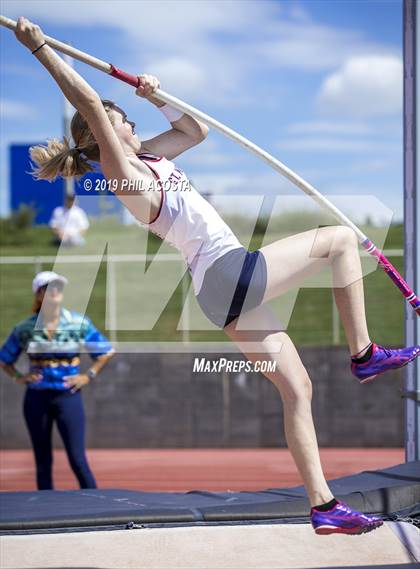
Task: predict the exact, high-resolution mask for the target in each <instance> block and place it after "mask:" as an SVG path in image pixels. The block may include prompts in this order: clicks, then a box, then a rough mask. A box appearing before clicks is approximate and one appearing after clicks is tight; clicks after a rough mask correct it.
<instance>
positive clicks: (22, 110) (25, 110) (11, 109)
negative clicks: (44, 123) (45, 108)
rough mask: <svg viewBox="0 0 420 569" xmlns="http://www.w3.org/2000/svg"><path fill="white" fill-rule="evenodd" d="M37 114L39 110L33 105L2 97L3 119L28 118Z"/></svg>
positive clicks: (0, 100) (32, 117) (0, 113)
mask: <svg viewBox="0 0 420 569" xmlns="http://www.w3.org/2000/svg"><path fill="white" fill-rule="evenodd" d="M37 116H38V112H37V110H36V108H35V107H34V106H32V105H28V104H27V103H21V102H19V101H12V100H10V99H0V118H1V119H14V120H28V119H34V118H36V117H37Z"/></svg>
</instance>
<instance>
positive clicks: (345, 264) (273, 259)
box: [260, 226, 370, 355]
mask: <svg viewBox="0 0 420 569" xmlns="http://www.w3.org/2000/svg"><path fill="white" fill-rule="evenodd" d="M260 250H261V252H262V254H263V255H264V257H265V259H266V263H267V288H266V292H265V296H264V299H263V302H266V301H267V300H270V299H272V298H276V297H278V296H281V295H282V294H283V293H284V292H286V291H287V290H289V289H290V288H293V287H296V286H297V285H299V284H300V283H302V282H303V281H304V279H305V278H306V277H308V276H310V275H312V274H314V273H316V272H318V271H319V270H320V269H322V268H324V267H327V266H330V267H331V270H332V278H333V287H334V297H335V301H336V304H337V307H338V310H339V313H340V317H341V321H342V323H343V327H344V331H345V333H346V337H347V342H348V345H349V348H350V353H351V354H352V355H353V354H357V353H359V352H360V351H361V350H364V349H365V348H366V347H367V346H368V344H369V342H370V338H369V333H368V329H367V324H366V315H365V302H364V293H363V279H362V276H363V275H362V270H361V264H360V257H359V250H358V242H357V238H356V235H355V233H354V231H352V230H351V229H349V228H347V227H344V226H335V227H323V228H320V229H314V230H311V231H306V232H304V233H299V234H298V235H293V236H291V237H287V238H285V239H281V240H279V241H275V242H274V243H270V244H269V245H266V246H265V247H262V248H261V249H260Z"/></svg>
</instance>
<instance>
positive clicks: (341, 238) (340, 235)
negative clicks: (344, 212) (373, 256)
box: [333, 225, 358, 253]
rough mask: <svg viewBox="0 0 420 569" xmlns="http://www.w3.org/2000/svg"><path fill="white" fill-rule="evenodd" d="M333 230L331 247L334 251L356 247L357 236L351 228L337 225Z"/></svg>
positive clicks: (339, 251)
mask: <svg viewBox="0 0 420 569" xmlns="http://www.w3.org/2000/svg"><path fill="white" fill-rule="evenodd" d="M334 230H335V231H334V238H333V248H334V250H335V251H336V252H338V253H341V252H343V251H346V250H348V249H354V248H355V247H357V244H358V241H357V236H356V233H355V232H354V231H353V229H351V228H350V227H346V226H345V225H337V226H336V227H334Z"/></svg>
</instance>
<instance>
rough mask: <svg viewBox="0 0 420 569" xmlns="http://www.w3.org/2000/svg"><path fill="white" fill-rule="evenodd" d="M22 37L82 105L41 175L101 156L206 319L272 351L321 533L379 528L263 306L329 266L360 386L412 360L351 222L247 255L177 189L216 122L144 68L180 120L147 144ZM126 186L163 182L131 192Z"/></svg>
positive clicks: (29, 37) (415, 351)
mask: <svg viewBox="0 0 420 569" xmlns="http://www.w3.org/2000/svg"><path fill="white" fill-rule="evenodd" d="M16 36H17V38H18V40H19V41H20V42H22V43H23V44H24V45H25V46H26V47H27V48H28V49H29V50H30V51H31V52H32V53H33V55H34V56H35V57H36V58H37V59H38V61H39V62H40V63H41V64H42V65H43V66H44V67H45V68H46V70H47V71H48V72H49V73H50V74H51V75H52V77H53V78H54V79H55V81H56V82H57V84H58V86H59V88H60V89H61V91H62V92H63V94H64V95H65V97H66V98H67V99H68V100H69V101H70V103H71V104H72V105H73V106H74V107H75V108H76V109H77V112H76V113H75V115H74V117H73V120H72V127H71V128H72V136H73V139H74V142H75V146H74V147H70V145H69V142H68V141H66V140H64V141H57V140H52V141H49V142H48V145H47V146H37V147H34V148H32V149H31V158H32V160H33V162H34V163H35V164H36V165H37V167H36V170H35V174H36V175H37V176H38V177H39V178H41V179H47V180H53V179H55V178H56V177H58V176H62V177H67V176H82V175H83V174H85V173H86V172H88V171H90V170H92V167H91V166H90V164H89V161H97V162H100V166H101V168H102V171H103V174H104V176H105V178H106V179H107V180H108V181H112V183H113V186H112V187H113V189H115V190H116V191H115V193H116V195H117V197H118V199H120V200H121V202H122V203H123V204H124V205H125V206H126V207H127V208H128V209H130V211H131V213H133V214H134V216H135V217H136V218H137V219H138V220H139V221H140V222H141V223H143V224H144V225H145V226H147V227H148V228H149V229H150V230H151V231H153V232H154V233H156V234H157V235H159V236H160V237H161V238H162V239H165V241H167V242H169V243H171V244H172V245H174V246H175V247H176V248H178V249H179V251H180V253H181V254H182V256H183V257H184V258H185V260H186V262H187V265H188V268H189V270H190V272H191V276H192V281H193V287H194V293H195V295H196V298H197V301H198V303H199V304H200V306H201V308H202V310H203V311H204V313H205V314H206V316H207V317H208V318H209V319H210V320H211V321H212V322H213V323H214V324H216V325H217V326H219V327H220V328H223V330H224V331H225V333H226V334H227V335H228V337H229V338H231V339H232V341H233V342H235V344H236V345H237V346H238V347H239V349H241V351H242V352H243V353H244V355H245V356H246V357H247V358H248V359H249V360H250V361H255V360H256V359H260V358H261V357H263V358H264V359H268V360H271V361H272V360H275V362H276V371H275V372H271V373H266V374H264V375H265V376H266V377H267V378H268V379H269V380H270V381H272V382H273V383H274V385H275V386H276V387H277V389H278V391H279V393H280V396H281V399H282V402H283V407H284V422H285V434H286V439H287V444H288V448H289V449H290V451H291V453H292V456H293V458H294V460H295V463H296V466H297V468H298V470H299V473H300V475H301V476H302V479H303V482H304V485H305V489H306V491H307V494H308V497H309V501H310V504H311V512H310V516H311V522H312V526H313V528H314V530H315V531H316V532H317V533H318V534H330V533H346V534H361V533H365V532H369V531H372V530H374V529H376V528H377V527H379V526H380V525H382V523H383V522H382V520H381V519H380V518H378V517H375V516H368V515H365V514H363V513H360V512H356V511H353V510H352V509H351V508H350V507H349V506H348V505H347V504H345V503H344V502H342V501H340V500H336V499H335V498H334V496H333V494H332V492H331V490H330V488H329V487H328V484H327V482H326V480H325V476H324V474H323V470H322V466H321V461H320V456H319V449H318V445H317V438H316V433H315V428H314V423H313V418H312V412H311V398H312V383H311V381H310V379H309V376H308V373H307V371H306V369H305V368H304V366H303V364H302V362H301V360H300V357H299V355H298V353H297V351H296V348H295V346H294V345H293V343H292V341H291V339H290V338H289V336H288V335H287V334H286V333H285V332H284V331H283V327H282V325H281V324H280V323H279V322H278V320H277V318H276V317H275V315H274V314H273V313H272V311H271V310H270V307H269V306H268V305H267V304H266V302H267V301H268V300H270V299H273V298H276V297H278V296H280V295H282V294H283V293H285V292H286V291H287V290H289V289H290V288H291V287H296V286H297V285H298V284H299V283H300V282H301V281H302V280H303V279H304V278H306V277H307V276H309V275H311V274H313V273H315V272H317V271H319V270H320V269H321V268H324V267H330V268H331V271H332V275H333V285H334V296H335V301H336V303H337V306H338V310H339V313H340V317H341V320H342V322H343V326H344V330H345V333H346V337H347V341H348V344H349V349H350V354H352V356H351V370H352V373H353V374H354V375H355V376H356V378H357V379H358V380H359V381H360V383H366V382H368V381H372V380H373V379H374V378H375V377H376V376H378V375H380V374H382V373H384V372H386V371H388V370H390V369H396V368H399V367H402V366H404V365H406V364H407V363H409V362H410V361H412V360H414V359H415V358H416V357H417V356H418V355H419V353H420V346H413V347H410V348H405V349H400V350H391V349H387V348H384V347H381V346H379V345H377V344H375V343H372V341H371V339H370V337H369V333H368V329H367V324H366V317H365V306H364V293H363V280H362V271H361V265H360V258H359V252H358V246H357V239H356V237H355V235H354V233H353V231H352V230H351V229H349V228H347V227H343V226H336V227H324V228H321V229H315V230H311V231H306V232H304V233H301V234H298V235H294V236H291V237H288V238H286V239H282V240H280V241H276V242H273V243H271V244H269V245H267V246H265V247H262V248H261V249H260V250H258V251H254V252H248V251H247V250H246V249H245V248H244V247H243V246H242V245H241V243H240V242H239V241H238V239H237V238H236V236H235V235H234V234H233V232H232V231H231V230H230V228H229V227H228V226H227V225H226V224H225V223H224V222H223V220H222V219H221V218H220V217H219V215H218V214H217V212H216V211H215V210H214V209H213V207H212V206H211V205H210V204H209V203H208V202H207V201H206V200H205V199H204V198H203V197H202V196H201V195H200V194H199V193H198V192H197V191H195V190H194V188H193V187H192V186H191V187H190V191H177V189H179V187H180V185H183V184H185V183H186V182H188V179H187V178H186V176H185V174H184V173H183V172H182V171H181V170H180V169H179V168H177V167H176V166H175V164H173V162H171V160H172V159H174V158H175V157H176V156H178V155H180V154H181V153H182V152H184V151H186V150H187V149H188V148H191V147H193V146H195V145H196V144H199V143H200V142H201V141H203V140H204V139H205V137H206V135H207V131H208V129H207V127H206V126H205V125H204V124H203V123H201V122H199V121H198V120H195V119H193V118H192V117H190V116H187V115H184V114H182V113H181V112H179V111H177V110H175V109H173V108H171V107H169V106H168V105H162V102H161V101H159V100H157V99H156V98H154V97H153V92H154V90H155V89H157V88H158V87H159V82H158V80H157V79H156V78H155V77H152V76H149V75H143V76H140V86H139V87H138V89H137V91H136V93H137V95H139V96H141V97H145V98H146V99H148V100H149V101H150V102H151V103H153V104H155V105H156V106H157V107H159V108H160V110H161V111H162V112H163V113H164V114H165V116H166V117H167V118H168V120H169V121H170V123H171V125H172V128H171V129H170V130H169V131H167V132H164V133H162V134H160V135H158V136H156V137H155V138H152V139H150V140H146V141H142V142H141V141H140V140H139V138H138V136H137V135H136V134H135V132H134V127H135V125H134V123H133V122H132V121H129V120H128V119H127V116H126V114H125V112H124V111H123V110H122V109H121V108H120V107H118V106H117V105H116V104H115V103H113V102H111V101H107V100H101V98H100V97H99V95H98V94H97V93H96V92H95V91H94V90H93V89H92V88H91V87H90V86H89V85H88V84H87V83H86V81H85V80H84V79H82V77H81V76H80V75H79V74H78V73H76V72H75V71H74V70H73V69H72V68H70V67H69V66H68V65H67V64H66V63H65V62H64V61H63V60H62V59H61V58H60V57H59V56H58V55H57V54H56V53H55V51H54V50H53V49H51V48H50V47H49V46H48V45H47V44H46V42H45V39H44V34H43V32H42V31H41V29H40V28H39V27H38V26H37V25H35V24H33V23H31V22H29V21H28V20H27V19H25V18H19V21H18V25H17V28H16ZM127 183H130V184H131V187H132V186H133V185H134V186H135V185H137V186H138V187H142V188H145V187H154V188H155V190H154V191H140V192H137V193H133V192H132V191H131V192H125V191H124V186H125V185H127ZM163 183H165V186H166V187H167V185H168V184H167V183H169V186H170V188H169V191H163V189H162V184H163ZM114 184H116V186H115V185H114ZM239 316H240V324H241V325H240V329H237V326H236V325H237V323H238V320H239ZM249 342H251V343H252V344H253V345H256V346H258V349H256V350H255V352H250V351H249V349H248V348H247V347H246V345H249ZM279 346H281V350H280V351H279ZM261 354H263V355H261Z"/></svg>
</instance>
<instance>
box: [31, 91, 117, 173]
mask: <svg viewBox="0 0 420 569" xmlns="http://www.w3.org/2000/svg"><path fill="white" fill-rule="evenodd" d="M102 104H103V106H104V108H105V111H106V113H107V115H108V118H109V120H110V122H111V124H113V120H112V114H111V111H112V110H114V109H115V108H117V107H116V105H115V103H114V102H113V101H109V100H107V99H104V100H102ZM71 134H72V137H73V140H74V142H75V144H76V146H74V147H71V146H70V143H69V140H68V139H67V138H66V137H64V138H63V139H62V140H58V139H56V138H54V139H52V140H48V141H47V145H38V146H32V147H31V148H30V149H29V154H30V156H31V161H32V163H33V164H32V172H31V173H32V175H33V176H34V178H36V179H37V180H48V181H50V182H53V181H54V180H55V179H56V178H58V177H59V176H61V177H63V178H69V177H73V176H74V177H76V178H80V177H81V176H83V175H84V174H86V173H87V172H92V171H93V167H92V166H91V164H89V160H92V161H94V162H99V160H100V154H99V146H98V144H97V142H96V140H95V138H94V136H93V133H92V131H91V130H90V127H89V125H88V123H87V120H86V119H85V118H84V116H83V115H82V114H80V113H79V111H76V112H75V113H74V115H73V118H72V121H71Z"/></svg>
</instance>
